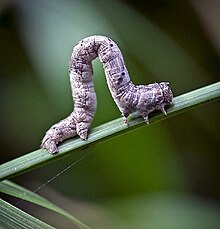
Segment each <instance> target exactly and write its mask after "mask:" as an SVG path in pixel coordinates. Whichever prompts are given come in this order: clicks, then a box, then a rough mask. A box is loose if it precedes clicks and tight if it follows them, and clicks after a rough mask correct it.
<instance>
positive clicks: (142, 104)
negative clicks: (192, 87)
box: [41, 35, 173, 154]
mask: <svg viewBox="0 0 220 229" xmlns="http://www.w3.org/2000/svg"><path fill="white" fill-rule="evenodd" d="M96 57H99V60H100V61H101V63H102V64H103V68H104V71H105V75H106V79H107V84H108V87H109V90H110V92H111V95H112V97H113V99H114V101H115V103H116V105H117V106H118V108H119V110H120V112H121V114H122V116H123V117H124V119H125V123H126V124H128V121H127V117H128V116H129V114H131V113H132V112H134V111H138V112H139V114H140V115H141V116H142V117H143V118H144V120H145V122H146V123H147V124H148V123H149V121H148V114H149V113H150V112H152V111H154V110H161V111H162V112H163V113H164V114H166V111H165V109H164V106H166V105H169V104H171V102H172V99H173V93H172V91H171V89H170V87H169V83H168V82H161V83H152V84H148V85H134V84H133V83H132V82H131V79H130V77H129V74H128V70H127V68H126V66H125V62H124V59H123V56H122V53H121V51H120V49H119V48H118V46H117V45H116V44H115V43H114V42H113V41H112V40H111V39H110V38H108V37H105V36H101V35H94V36H90V37H87V38H84V39H83V40H81V41H79V42H78V43H77V44H76V46H75V47H74V48H73V52H72V54H71V59H70V63H69V75H70V82H71V89H72V96H73V100H74V109H73V112H72V113H71V114H70V115H69V116H68V117H67V118H65V119H63V120H61V121H60V122H58V123H57V124H55V125H53V126H52V127H51V128H50V129H49V130H48V131H47V132H46V134H45V136H44V138H43V140H42V144H41V147H42V148H44V149H47V150H48V151H49V152H50V153H52V154H53V153H56V152H58V148H57V144H58V143H59V142H61V141H63V140H65V139H67V138H70V137H73V136H75V135H79V137H80V138H81V139H83V140H86V139H87V136H88V130H89V127H90V125H91V123H92V120H93V117H94V115H95V112H96V94H95V91H94V85H93V69H92V60H94V59H95V58H96Z"/></svg>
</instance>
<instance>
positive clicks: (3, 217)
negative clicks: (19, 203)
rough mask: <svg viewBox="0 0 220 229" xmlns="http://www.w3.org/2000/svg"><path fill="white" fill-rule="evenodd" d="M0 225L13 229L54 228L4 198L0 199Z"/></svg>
mask: <svg viewBox="0 0 220 229" xmlns="http://www.w3.org/2000/svg"><path fill="white" fill-rule="evenodd" d="M0 225H1V228H13V229H22V228H23V229H26V228H45V229H47V228H48V229H52V228H54V227H52V226H50V225H48V224H46V223H44V222H42V221H40V220H39V219H37V218H35V217H33V216H31V215H29V214H27V213H26V212H24V211H22V210H20V209H18V208H16V207H14V206H13V205H11V204H9V203H7V202H6V201H4V200H2V199H0Z"/></svg>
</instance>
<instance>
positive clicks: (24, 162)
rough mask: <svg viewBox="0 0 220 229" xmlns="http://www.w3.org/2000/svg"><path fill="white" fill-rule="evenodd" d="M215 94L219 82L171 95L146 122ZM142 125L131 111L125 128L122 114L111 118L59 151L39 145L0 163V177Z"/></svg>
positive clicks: (177, 111) (185, 108) (218, 89)
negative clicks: (164, 107) (164, 110)
mask: <svg viewBox="0 0 220 229" xmlns="http://www.w3.org/2000/svg"><path fill="white" fill-rule="evenodd" d="M219 97H220V82H217V83H214V84H211V85H208V86H206V87H202V88H200V89H197V90H194V91H191V92H188V93H186V94H183V95H180V96H178V97H175V98H174V100H173V106H171V107H170V108H168V109H167V113H168V116H165V115H162V114H161V113H160V112H154V113H153V114H152V115H151V116H150V125H152V124H153V123H155V122H159V121H162V120H164V119H167V118H169V117H172V116H174V115H177V114H179V113H182V112H185V111H188V110H190V109H192V108H194V107H196V106H199V105H202V104H204V103H208V102H210V101H214V100H216V99H218V98H219ZM143 125H146V124H145V123H144V121H143V118H142V117H139V116H138V115H137V114H135V113H134V114H132V115H131V116H130V120H129V126H130V127H129V128H127V126H126V125H125V124H124V121H123V118H118V119H115V120H113V121H111V122H108V123H105V124H103V125H100V126H98V127H96V128H94V129H92V130H91V132H90V133H89V137H88V140H87V141H82V140H81V139H80V138H77V137H75V138H73V139H71V140H68V141H66V142H64V143H63V144H61V145H60V147H59V153H58V154H56V155H50V154H49V153H47V152H45V151H43V150H42V149H39V150H36V151H33V152H31V153H29V154H26V155H24V156H21V157H19V158H16V159H14V160H11V161H9V162H6V163H4V164H2V165H0V180H4V179H8V178H10V177H13V176H16V175H18V174H21V173H24V172H26V171H28V170H31V169H34V168H36V167H40V166H42V165H43V164H47V163H49V162H52V161H54V160H58V159H60V158H63V157H64V156H68V155H70V154H72V153H77V152H79V151H82V150H83V149H84V148H85V147H86V148H88V147H90V146H92V145H93V144H96V143H100V142H103V141H104V140H106V139H108V138H111V137H113V136H116V135H120V134H122V133H125V132H128V131H131V130H133V129H134V128H138V127H140V126H143Z"/></svg>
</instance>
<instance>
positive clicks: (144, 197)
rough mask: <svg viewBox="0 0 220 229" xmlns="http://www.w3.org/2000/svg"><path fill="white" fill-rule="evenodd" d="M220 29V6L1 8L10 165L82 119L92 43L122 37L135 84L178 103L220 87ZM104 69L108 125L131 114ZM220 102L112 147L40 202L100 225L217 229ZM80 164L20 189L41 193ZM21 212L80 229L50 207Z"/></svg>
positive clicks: (102, 109)
mask: <svg viewBox="0 0 220 229" xmlns="http://www.w3.org/2000/svg"><path fill="white" fill-rule="evenodd" d="M219 20H220V2H219V1H218V0H211V1H206V0H201V1H199V0H191V1H178V0H168V1H164V0H155V1H152V0H148V1H132V0H130V1H128V0H127V1H122V0H121V1H119V0H118V1H116V0H115V1H114V0H111V1H103V0H94V1H92V0H82V1H77V0H63V1H58V0H23V1H22V0H21V1H15V0H14V1H13V0H11V1H10V0H2V1H1V3H0V101H1V112H0V121H1V129H0V152H1V163H3V162H6V161H8V160H11V159H12V158H15V157H18V156H21V155H24V154H25V153H28V152H31V151H33V150H35V149H37V148H38V147H39V145H40V141H41V139H42V137H43V136H44V133H45V132H46V130H47V129H48V128H49V127H50V126H51V125H52V124H54V123H56V122H58V121H59V120H60V119H62V118H65V117H66V116H67V115H69V113H70V112H71V111H72V107H73V101H72V97H71V90H70V83H69V77H68V62H69V58H70V54H71V52H72V48H73V47H74V45H75V44H76V42H78V41H79V40H81V39H82V38H84V37H86V36H89V35H94V34H101V35H106V36H109V37H111V38H112V39H113V40H114V41H115V42H116V43H117V44H118V46H119V47H120V49H121V50H122V53H123V55H124V58H125V61H126V65H127V68H128V70H129V73H130V76H131V78H132V81H133V82H134V83H136V84H148V83H151V82H156V81H158V82H160V81H169V82H170V84H171V87H172V89H173V92H174V95H175V96H177V95H180V94H182V93H185V92H188V91H191V90H194V89H197V88H199V87H202V86H206V85H208V84H211V83H214V82H216V81H218V80H219V72H220V71H219V70H220V65H219V56H220V27H219ZM93 66H94V81H95V88H96V93H97V99H98V110H97V113H96V116H95V119H94V122H93V126H97V125H99V124H102V123H105V122H107V121H110V120H113V119H115V118H118V117H119V116H120V112H119V111H118V109H117V107H116V105H115V103H114V102H113V99H112V98H111V95H110V93H109V91H108V88H107V85H106V80H105V77H104V72H103V69H102V65H101V64H100V62H99V61H98V60H95V61H94V62H93ZM219 105H220V103H219V101H217V102H214V103H210V104H207V105H205V106H202V107H199V108H196V109H195V110H192V111H189V112H186V113H183V114H181V115H178V116H176V117H172V118H170V119H167V120H166V121H164V122H161V123H158V124H154V125H150V126H148V127H143V128H140V129H137V130H134V131H132V132H129V133H127V134H124V135H121V136H119V137H115V138H112V139H111V140H108V141H105V142H103V143H101V144H99V145H97V146H95V147H94V148H91V149H89V150H88V153H89V155H88V156H87V157H86V158H85V159H83V160H82V161H80V162H79V163H77V164H76V165H75V166H74V167H72V168H71V169H70V170H68V171H67V172H65V173H64V174H62V175H61V176H59V177H58V178H56V179H55V180H54V181H53V182H51V183H49V184H48V185H47V186H46V187H44V188H43V189H42V190H41V191H40V192H39V193H40V194H42V195H43V196H45V197H47V198H48V199H50V200H51V201H53V202H54V203H56V204H58V205H59V206H60V207H62V208H64V209H66V210H67V211H69V212H70V213H71V214H73V215H75V216H77V217H79V218H80V219H81V220H83V221H84V222H86V223H88V224H89V225H91V226H92V227H93V228H217V225H220V206H219V200H220V182H219V181H220V172H219V163H220V154H219V148H220V143H219V117H220V110H219ZM45 153H46V152H45ZM86 153H87V152H86ZM82 154H83V153H82ZM79 157H81V155H75V156H70V157H68V158H65V159H63V160H60V161H58V162H55V163H53V164H50V165H47V166H44V167H42V168H39V169H37V170H35V171H32V172H29V173H27V174H25V175H22V176H19V177H17V178H14V179H13V181H15V182H17V183H19V184H21V185H23V186H25V187H27V188H30V189H31V190H35V189H36V188H37V187H39V186H40V185H41V184H42V183H44V182H46V181H47V180H49V179H50V178H51V177H52V176H54V175H56V174H57V173H59V172H60V171H62V170H63V169H64V168H65V167H67V166H68V165H69V164H71V163H72V162H74V161H76V160H77V159H78V158H79ZM5 199H7V200H9V201H10V202H11V203H15V202H16V201H17V200H15V199H11V198H9V197H5ZM19 207H20V208H22V209H24V210H25V211H27V212H29V213H30V214H33V215H35V216H36V217H39V218H40V219H42V220H45V221H46V222H48V223H50V224H52V225H54V226H56V227H58V228H74V227H73V225H71V224H70V223H69V222H68V221H67V220H66V219H64V218H62V217H60V216H57V215H55V214H54V213H51V212H49V211H47V210H44V209H42V208H39V207H36V206H34V205H31V204H28V203H24V202H23V203H22V204H21V205H20V206H19Z"/></svg>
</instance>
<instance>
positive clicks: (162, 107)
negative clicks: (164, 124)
mask: <svg viewBox="0 0 220 229" xmlns="http://www.w3.org/2000/svg"><path fill="white" fill-rule="evenodd" d="M159 110H161V112H162V113H163V114H165V115H167V112H166V110H165V108H164V106H161V107H159Z"/></svg>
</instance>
